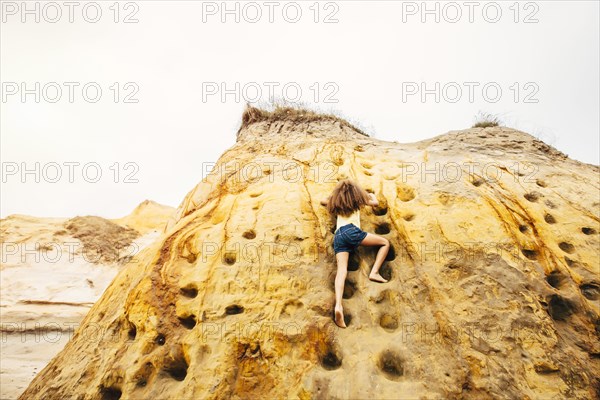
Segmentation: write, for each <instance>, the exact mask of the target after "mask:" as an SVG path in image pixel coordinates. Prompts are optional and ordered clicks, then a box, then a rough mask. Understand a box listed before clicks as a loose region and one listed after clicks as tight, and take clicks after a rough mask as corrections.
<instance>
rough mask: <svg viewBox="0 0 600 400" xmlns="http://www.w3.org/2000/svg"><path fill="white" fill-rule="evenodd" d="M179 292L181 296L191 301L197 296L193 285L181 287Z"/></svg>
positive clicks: (196, 289)
mask: <svg viewBox="0 0 600 400" xmlns="http://www.w3.org/2000/svg"><path fill="white" fill-rule="evenodd" d="M179 290H180V291H181V294H182V295H184V296H185V297H189V298H191V299H193V298H194V297H196V296H198V288H197V287H196V286H194V285H187V286H185V287H182V288H181V289H179Z"/></svg>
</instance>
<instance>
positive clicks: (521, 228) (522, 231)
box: [519, 225, 529, 233]
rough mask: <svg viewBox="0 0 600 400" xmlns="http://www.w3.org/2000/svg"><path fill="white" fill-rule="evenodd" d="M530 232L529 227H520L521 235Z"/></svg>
mask: <svg viewBox="0 0 600 400" xmlns="http://www.w3.org/2000/svg"><path fill="white" fill-rule="evenodd" d="M528 230H529V227H528V226H527V225H519V231H520V232H521V233H525V232H527V231H528Z"/></svg>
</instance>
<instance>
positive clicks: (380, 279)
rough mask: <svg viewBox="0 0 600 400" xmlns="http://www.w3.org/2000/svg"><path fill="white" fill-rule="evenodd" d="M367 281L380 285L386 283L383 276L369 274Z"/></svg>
mask: <svg viewBox="0 0 600 400" xmlns="http://www.w3.org/2000/svg"><path fill="white" fill-rule="evenodd" d="M369 279H370V280H372V281H375V282H381V283H386V282H387V279H385V278H384V277H383V276H381V275H379V273H376V274H369Z"/></svg>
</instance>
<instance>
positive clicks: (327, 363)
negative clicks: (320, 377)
mask: <svg viewBox="0 0 600 400" xmlns="http://www.w3.org/2000/svg"><path fill="white" fill-rule="evenodd" d="M321 366H322V367H323V368H325V369H326V370H329V371H332V370H334V369H338V368H339V367H341V366H342V355H341V354H340V353H339V351H338V350H337V349H335V348H334V347H333V346H331V345H330V346H328V349H327V350H326V351H325V354H323V356H322V357H321Z"/></svg>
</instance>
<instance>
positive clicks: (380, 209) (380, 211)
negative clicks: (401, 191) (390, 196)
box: [373, 202, 388, 215]
mask: <svg viewBox="0 0 600 400" xmlns="http://www.w3.org/2000/svg"><path fill="white" fill-rule="evenodd" d="M387 212H388V208H387V204H385V203H384V202H380V203H379V205H378V206H375V207H373V214H375V215H385V214H387Z"/></svg>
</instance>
